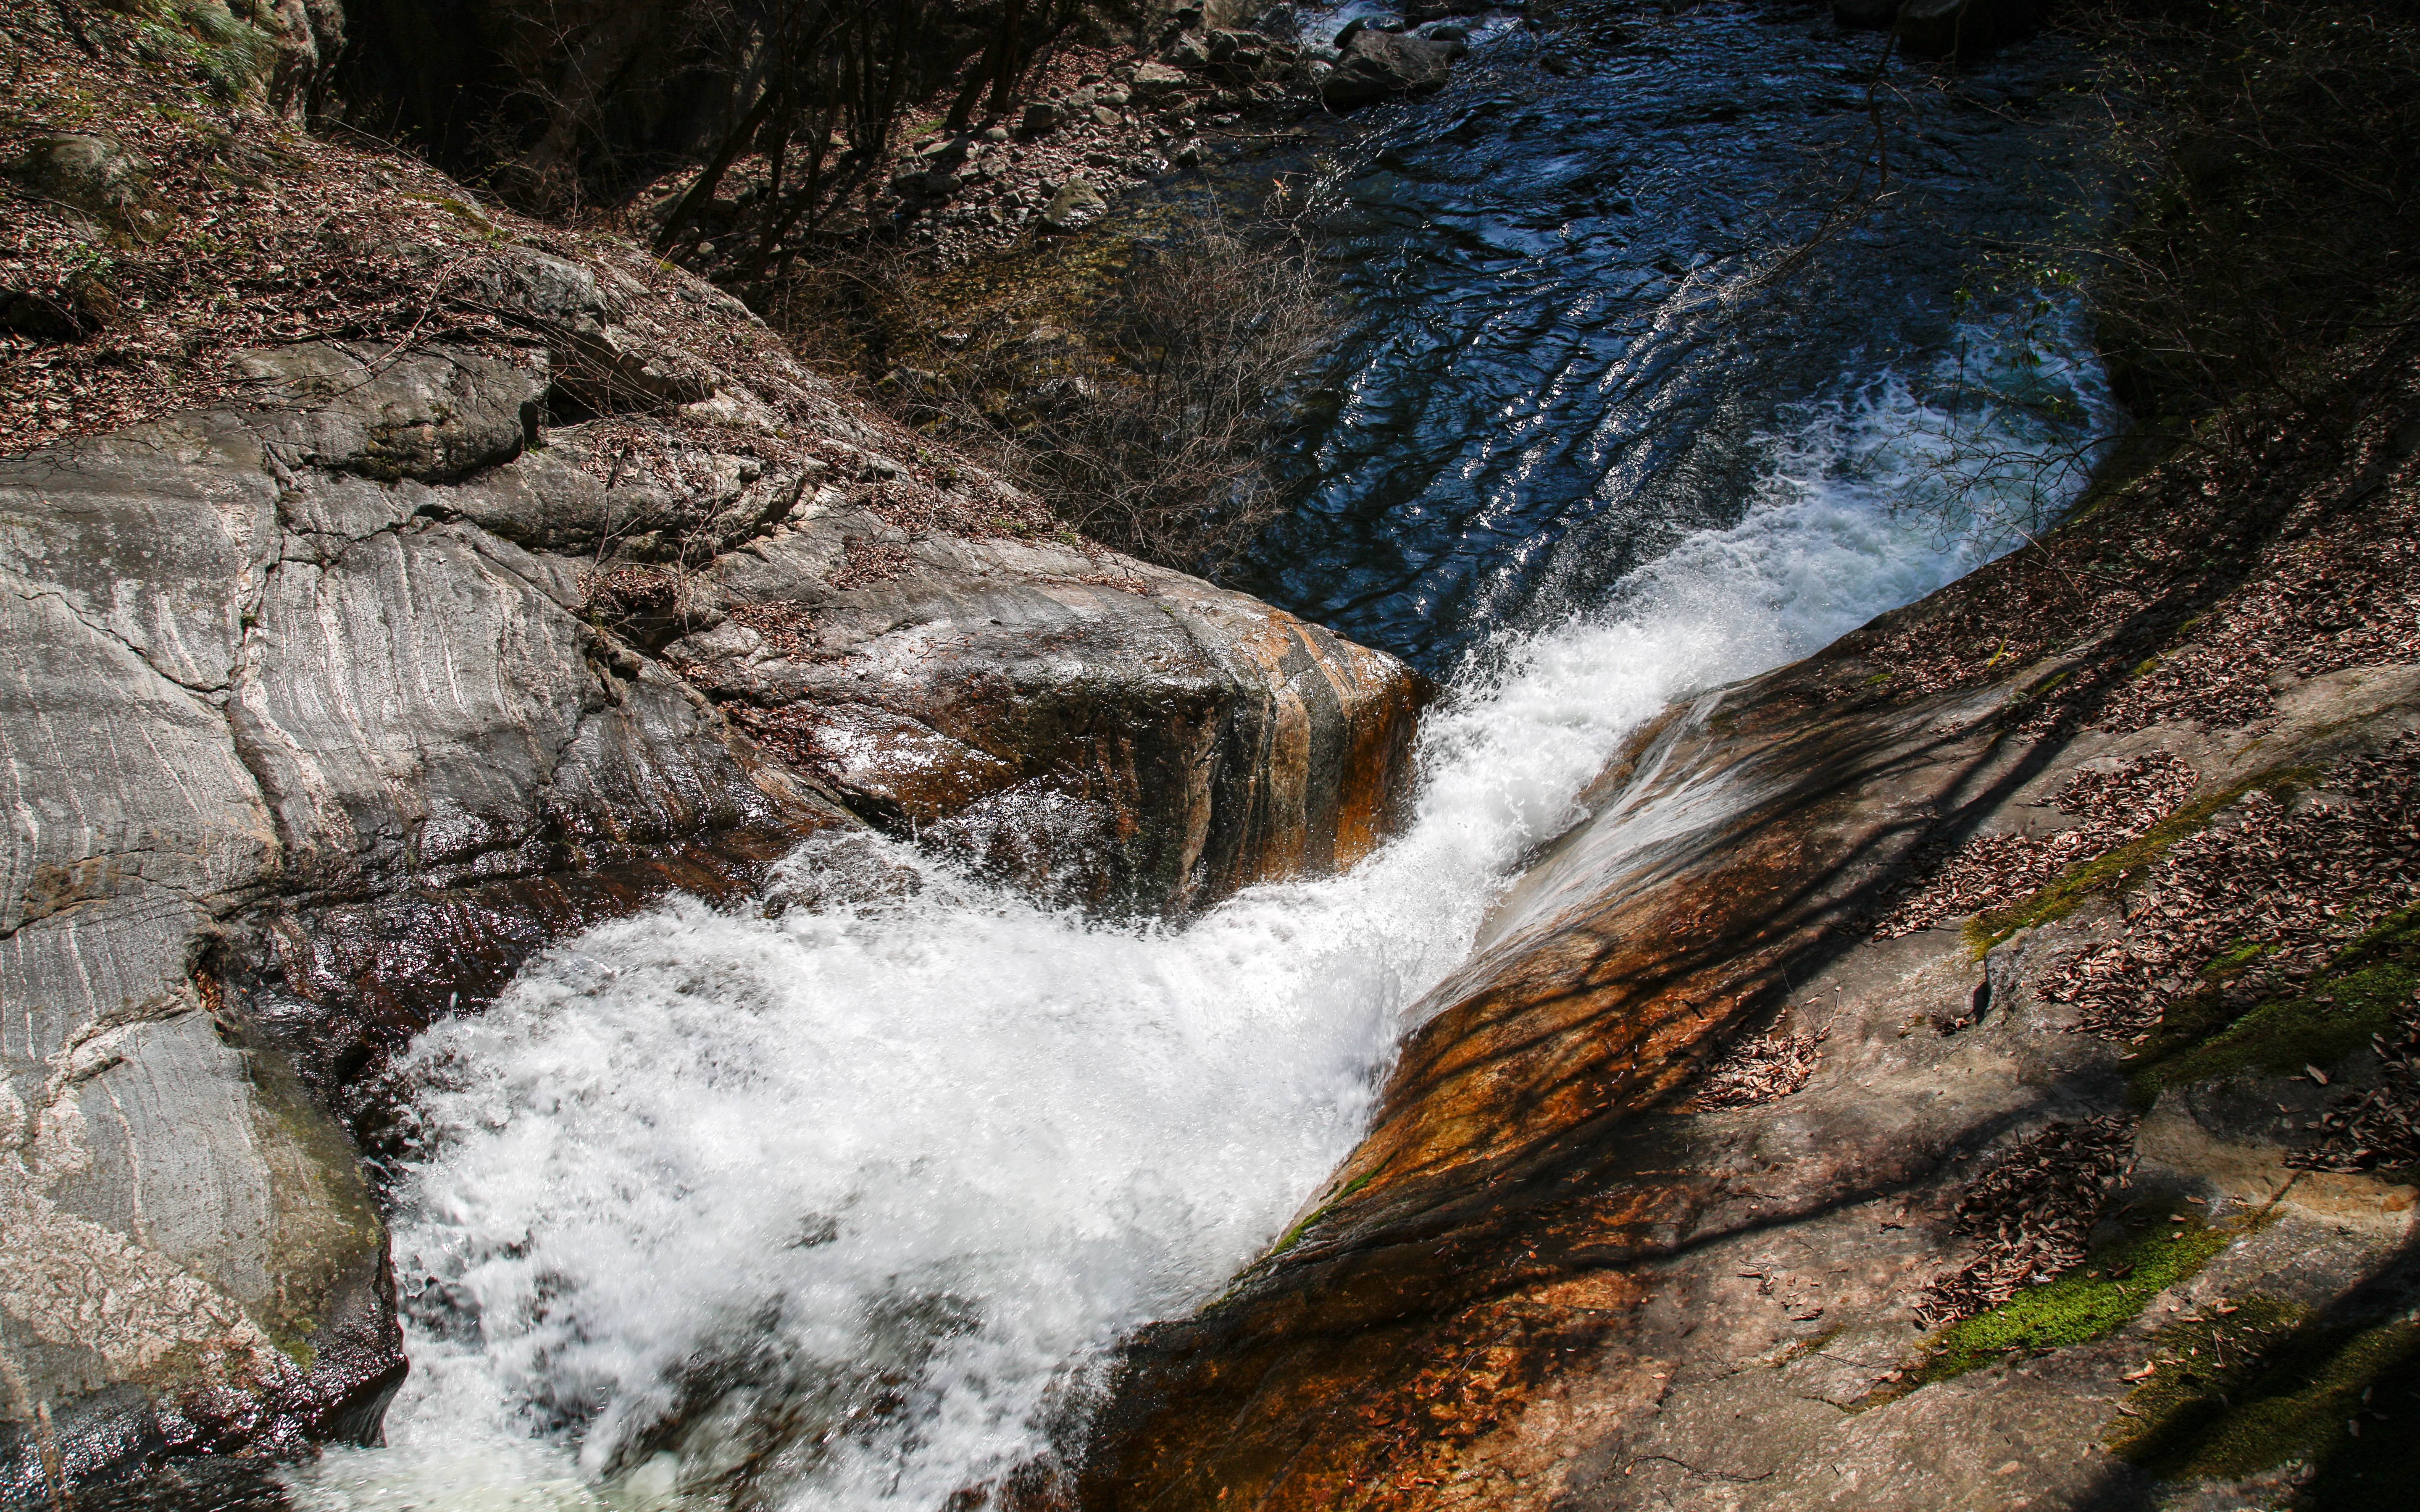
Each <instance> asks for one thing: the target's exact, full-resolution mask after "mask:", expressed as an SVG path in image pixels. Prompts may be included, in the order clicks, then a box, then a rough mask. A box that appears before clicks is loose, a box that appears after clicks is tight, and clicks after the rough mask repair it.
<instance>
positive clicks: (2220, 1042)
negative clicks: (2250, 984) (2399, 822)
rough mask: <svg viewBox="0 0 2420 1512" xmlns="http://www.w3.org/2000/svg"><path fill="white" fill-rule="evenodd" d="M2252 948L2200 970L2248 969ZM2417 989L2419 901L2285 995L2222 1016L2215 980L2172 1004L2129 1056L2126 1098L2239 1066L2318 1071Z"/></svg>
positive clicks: (2383, 1022) (2365, 1038)
mask: <svg viewBox="0 0 2420 1512" xmlns="http://www.w3.org/2000/svg"><path fill="white" fill-rule="evenodd" d="M2255 959H2257V951H2245V950H2238V951H2233V952H2230V953H2228V954H2226V955H2223V956H2221V957H2219V958H2218V960H2216V961H2214V962H2212V963H2211V964H2210V966H2209V967H2208V968H2206V970H2205V972H2204V975H2206V976H2208V977H2210V978H2211V979H2212V980H2213V983H2214V984H2215V983H2217V982H2222V981H2224V980H2226V979H2227V978H2229V977H2231V976H2235V975H2238V974H2240V973H2241V972H2242V971H2243V970H2244V969H2246V968H2247V967H2249V966H2250V965H2251V964H2252V963H2253V961H2254V960H2255ZM2415 988H2420V908H2407V909H2405V910H2404V911H2403V912H2401V913H2399V914H2396V915H2393V916H2391V917H2390V918H2385V919H2383V920H2381V922H2380V923H2379V924H2377V925H2376V926H2375V927H2374V928H2372V929H2371V930H2369V932H2368V933H2365V934H2363V935H2362V936H2361V937H2360V938H2359V939H2356V940H2353V941H2351V942H2350V943H2349V944H2347V945H2346V946H2345V947H2344V949H2341V950H2339V951H2337V952H2336V956H2335V960H2333V961H2331V962H2330V963H2329V964H2328V967H2327V969H2326V970H2325V971H2323V972H2321V973H2320V974H2319V975H2318V976H2316V977H2314V978H2312V979H2311V980H2309V981H2307V982H2304V984H2303V985H2302V987H2301V989H2300V990H2299V991H2298V992H2297V993H2296V994H2295V995H2293V996H2290V997H2274V998H2271V999H2269V1000H2268V1001H2266V1002H2263V1003H2260V1004H2258V1005H2257V1006H2256V1007H2254V1008H2253V1009H2251V1010H2250V1011H2247V1012H2245V1013H2243V1014H2242V1015H2241V1016H2237V1017H2232V1018H2230V1017H2229V1016H2228V1015H2227V1013H2226V1009H2225V1008H2224V1006H2223V1003H2222V1000H2221V997H2220V995H2219V993H2218V992H2217V991H2216V990H2215V985H2213V988H2212V989H2211V990H2210V991H2206V992H2203V993H2201V994H2199V995H2195V996H2194V997H2192V998H2189V999H2186V1000H2185V1001H2183V1002H2180V1003H2179V1004H2176V1005H2174V1006H2173V1007H2171V1008H2170V1009H2169V1011H2168V1012H2167V1013H2166V1015H2165V1016H2164V1018H2163V1020H2162V1022H2161V1025H2160V1026H2159V1028H2158V1029H2157V1030H2156V1031H2155V1032H2154V1033H2153V1036H2152V1038H2151V1040H2150V1041H2149V1042H2148V1043H2146V1044H2145V1045H2144V1046H2143V1047H2142V1048H2141V1049H2140V1050H2139V1051H2138V1052H2136V1053H2135V1054H2134V1055H2133V1057H2129V1058H2130V1062H2131V1064H2132V1065H2133V1068H2134V1070H2133V1074H2132V1077H2131V1085H2132V1087H2133V1094H2134V1101H2135V1103H2137V1104H2138V1105H2141V1106H2149V1104H2150V1103H2152V1102H2154V1101H2156V1100H2157V1099H2158V1097H2159V1094H2160V1092H2161V1090H2162V1089H2163V1088H2169V1087H2180V1086H2185V1085H2187V1084H2190V1083H2194V1082H2206V1081H2212V1080H2215V1079H2217V1078H2219V1077H2222V1076H2228V1075H2232V1074H2234V1073H2236V1072H2244V1071H2257V1072H2266V1073H2268V1074H2270V1075H2275V1076H2287V1075H2291V1074H2293V1073H2294V1072H2299V1071H2301V1070H2302V1069H2303V1068H2304V1066H2318V1067H2320V1068H2322V1069H2325V1068H2327V1067H2330V1066H2333V1065H2335V1063H2336V1062H2338V1061H2340V1060H2342V1059H2344V1058H2345V1057H2347V1056H2349V1055H2351V1054H2352V1053H2353V1052H2354V1051H2356V1050H2359V1049H2362V1048H2363V1047H2364V1046H2366V1045H2367V1044H2368V1043H2369V1037H2370V1036H2371V1035H2373V1034H2380V1033H2383V1032H2384V1031H2385V1030H2386V1029H2387V1028H2388V1027H2390V1026H2392V1024H2393V1022H2394V1018H2395V1011H2396V1010H2397V1008H2398V1007H2400V1006H2401V1005H2402V1004H2404V1003H2407V1002H2409V1001H2411V999H2412V992H2413V990H2414V989H2415Z"/></svg>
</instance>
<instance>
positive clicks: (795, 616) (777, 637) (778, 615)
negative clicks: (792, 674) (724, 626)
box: [728, 598, 820, 661]
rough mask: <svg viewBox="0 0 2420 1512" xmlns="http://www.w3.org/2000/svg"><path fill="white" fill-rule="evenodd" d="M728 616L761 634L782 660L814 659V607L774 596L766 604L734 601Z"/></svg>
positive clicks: (817, 653) (815, 642)
mask: <svg viewBox="0 0 2420 1512" xmlns="http://www.w3.org/2000/svg"><path fill="white" fill-rule="evenodd" d="M728 612H729V614H730V616H731V617H732V618H733V619H734V620H737V622H738V623H740V624H741V625H746V626H748V628H750V629H752V630H753V631H755V632H756V633H757V634H758V635H760V636H762V637H764V639H765V645H766V647H767V649H768V650H770V651H771V652H772V653H773V655H775V656H779V657H781V658H782V659H783V660H784V661H806V660H810V659H814V658H816V657H817V656H819V655H820V653H819V652H818V651H817V650H816V644H817V641H816V636H815V611H814V606H812V605H810V604H805V603H801V602H799V600H797V599H788V598H784V599H775V600H772V601H770V602H767V603H752V604H734V605H732V606H731V608H730V609H729V610H728Z"/></svg>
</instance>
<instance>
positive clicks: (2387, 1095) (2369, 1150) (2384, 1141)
mask: <svg viewBox="0 0 2420 1512" xmlns="http://www.w3.org/2000/svg"><path fill="white" fill-rule="evenodd" d="M2369 1047H2370V1049H2371V1050H2372V1051H2374V1052H2376V1054H2377V1056H2378V1061H2379V1072H2378V1085H2377V1086H2375V1087H2372V1088H2368V1089H2367V1090H2366V1091H2360V1092H2354V1093H2352V1094H2350V1095H2349V1096H2347V1097H2344V1098H2342V1099H2340V1100H2338V1102H2337V1103H2336V1105H2335V1108H2333V1109H2331V1110H2330V1111H2329V1112H2328V1113H2327V1114H2326V1115H2325V1116H2323V1117H2322V1118H2321V1119H2319V1130H2320V1134H2319V1139H2318V1141H2317V1142H2316V1143H2314V1144H2313V1145H2312V1146H2311V1148H2309V1149H2303V1150H2298V1151H2296V1152H2295V1153H2293V1154H2290V1155H2288V1156H2287V1157H2286V1164H2287V1165H2295V1166H2300V1167H2301V1168H2303V1169H2304V1170H2309V1171H2366V1170H2374V1169H2376V1168H2377V1167H2379V1166H2381V1165H2420V995H2415V997H2414V999H2413V1000H2412V1002H2409V1003H2406V1004H2404V1005H2403V1008H2402V1011H2399V1012H2398V1013H2397V1014H2396V1016H2395V1026H2394V1027H2393V1028H2391V1029H2389V1030H2388V1031H2387V1032H2386V1033H2384V1034H2373V1035H2371V1036H2370V1037H2369Z"/></svg>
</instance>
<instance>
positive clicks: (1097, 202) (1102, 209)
mask: <svg viewBox="0 0 2420 1512" xmlns="http://www.w3.org/2000/svg"><path fill="white" fill-rule="evenodd" d="M1108 213H1109V201H1108V200H1107V199H1104V198H1103V197H1102V196H1101V192H1100V191H1099V190H1097V189H1094V187H1093V184H1092V180H1090V179H1087V178H1070V179H1068V180H1067V181H1066V182H1065V183H1063V184H1062V185H1060V186H1059V193H1056V194H1053V195H1051V196H1050V204H1049V207H1048V208H1046V209H1045V210H1044V211H1043V212H1042V224H1044V225H1045V226H1047V227H1048V228H1049V229H1051V230H1053V231H1062V232H1064V231H1081V230H1082V229H1083V228H1084V227H1086V226H1088V225H1090V224H1093V223H1094V221H1097V220H1099V219H1100V218H1101V217H1102V216H1104V215H1106V214H1108Z"/></svg>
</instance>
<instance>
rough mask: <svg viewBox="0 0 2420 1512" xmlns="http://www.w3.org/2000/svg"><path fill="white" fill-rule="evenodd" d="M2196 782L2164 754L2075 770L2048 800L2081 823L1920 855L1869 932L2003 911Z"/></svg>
mask: <svg viewBox="0 0 2420 1512" xmlns="http://www.w3.org/2000/svg"><path fill="white" fill-rule="evenodd" d="M2197 781H2198V779H2197V778H2196V777H2195V773H2194V769H2193V768H2192V767H2190V766H2188V765H2186V764H2184V763H2183V762H2180V761H2179V760H2177V758H2175V757H2174V756H2171V755H2168V754H2167V753H2166V752H2164V751H2159V752H2154V753H2152V754H2151V755H2149V756H2138V757H2136V758H2135V759H2134V760H2133V761H2131V762H2129V763H2127V764H2125V765H2123V766H2121V767H2118V769H2117V770H2116V771H2114V772H2079V773H2077V774H2076V775H2075V777H2074V778H2073V779H2071V780H2070V781H2069V782H2068V784H2067V785H2066V786H2065V787H2063V788H2061V789H2059V791H2058V795H2057V796H2056V797H2055V798H2053V799H2052V800H2051V804H2052V806H2053V807H2054V808H2055V809H2057V810H2058V811H2059V812H2061V813H2064V814H2071V815H2073V816H2075V817H2076V818H2078V819H2080V820H2082V821H2083V822H2082V823H2081V824H2078V825H2075V826H2074V827H2073V828H2071V829H2064V830H2061V831H2059V832H2058V833H2057V834H2055V835H2050V836H2034V835H1978V836H1976V837H1975V838H1974V839H1972V840H1969V841H1965V842H1964V843H1963V844H1961V845H1958V846H1956V847H1955V848H1945V849H1941V850H1933V851H1931V852H1929V853H1926V854H1923V855H1919V856H1918V857H1917V858H1916V863H1915V865H1914V867H1913V868H1912V869H1911V872H1912V875H1911V877H1910V880H1909V882H1908V883H1907V884H1906V890H1905V891H1904V892H1903V893H1902V895H1901V897H1900V901H1899V902H1898V903H1896V904H1895V905H1894V906H1893V907H1892V908H1891V909H1890V911H1889V912H1888V913H1886V914H1885V915H1884V916H1883V918H1882V920H1881V921H1880V922H1879V923H1877V924H1875V926H1874V935H1875V937H1876V938H1878V939H1885V940H1888V939H1896V938H1898V937H1899V936H1900V935H1902V934H1913V933H1916V931H1917V930H1920V929H1924V928H1927V927H1929V926H1931V925H1932V924H1936V923H1939V922H1940V921H1941V920H1943V919H1945V918H1964V917H1965V916H1967V915H1969V914H1979V913H1982V912H1984V911H1985V910H1987V909H1992V908H2005V907H2007V906H2008V905H2009V904H2010V903H2015V902H2017V901H2018V900H2019V899H2022V898H2024V896H2025V895H2026V894H2028V893H2030V892H2032V891H2034V890H2035V889H2036V888H2038V887H2042V886H2043V885H2044V884H2046V883H2048V882H2051V881H2052V880H2054V879H2055V878H2056V877H2057V876H2058V874H2059V873H2060V872H2064V871H2066V870H2067V869H2068V868H2069V867H2071V866H2073V865H2075V864H2077V863H2079V862H2084V861H2090V860H2093V859H2095V858H2097V857H2099V856H2104V855H2106V854H2107V853H2108V852H2110V851H2111V850H2114V849H2116V848H2117V847H2118V846H2119V845H2122V844H2124V843H2125V842H2126V841H2130V840H2134V839H2137V838H2139V837H2140V836H2142V835H2143V834H2144V833H2146V832H2147V831H2149V829H2150V827H2151V826H2152V825H2156V824H2158V823H2159V822H2160V821H2161V820H2163V819H2165V818H2166V817H2167V816H2168V815H2170V814H2172V813H2174V812H2176V810H2177V808H2178V806H2179V805H2180V804H2182V803H2183V802H2184V801H2185V799H2187V798H2189V797H2191V796H2192V795H2193V790H2194V787H2195V783H2196V782H2197Z"/></svg>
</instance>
